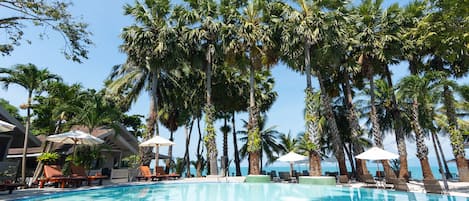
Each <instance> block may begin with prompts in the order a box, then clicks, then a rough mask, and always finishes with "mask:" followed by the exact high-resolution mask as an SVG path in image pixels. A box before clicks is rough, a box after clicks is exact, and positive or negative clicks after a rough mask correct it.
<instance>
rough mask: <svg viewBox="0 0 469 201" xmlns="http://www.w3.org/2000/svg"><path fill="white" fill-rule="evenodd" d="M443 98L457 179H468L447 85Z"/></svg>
mask: <svg viewBox="0 0 469 201" xmlns="http://www.w3.org/2000/svg"><path fill="white" fill-rule="evenodd" d="M443 90H444V91H443V98H444V103H445V107H446V116H447V117H448V124H449V134H450V140H451V147H452V148H453V154H454V158H455V159H456V165H457V167H458V173H459V181H462V182H468V181H469V167H468V164H467V161H466V158H465V154H466V153H465V151H464V144H463V142H464V140H463V136H462V135H461V132H460V130H459V127H458V121H457V118H456V109H455V107H454V97H453V91H452V90H451V89H450V88H449V86H448V85H445V86H444V87H443Z"/></svg>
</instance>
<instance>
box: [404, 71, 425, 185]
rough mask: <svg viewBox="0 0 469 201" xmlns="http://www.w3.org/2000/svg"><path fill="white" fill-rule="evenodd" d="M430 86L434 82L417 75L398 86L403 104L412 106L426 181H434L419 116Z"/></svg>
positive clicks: (419, 154) (413, 127) (412, 121)
mask: <svg viewBox="0 0 469 201" xmlns="http://www.w3.org/2000/svg"><path fill="white" fill-rule="evenodd" d="M430 84H432V80H431V79H429V78H428V77H419V76H416V75H410V76H407V77H405V78H403V79H402V80H401V81H400V83H399V84H398V87H399V91H398V94H399V96H400V99H401V100H402V102H403V103H407V104H409V105H410V106H409V107H410V112H409V113H410V114H411V115H410V116H411V125H412V129H413V131H414V134H415V139H416V145H417V158H418V159H419V160H420V165H421V167H422V173H423V178H424V179H434V177H433V173H432V171H431V168H430V163H429V161H428V147H427V145H426V144H425V141H424V138H425V136H424V131H423V127H422V125H421V119H420V118H421V115H420V114H419V109H420V107H422V106H420V104H421V103H425V102H426V101H425V99H426V96H428V94H429V92H428V91H425V90H426V89H431V88H432V87H431V86H429V85H430Z"/></svg>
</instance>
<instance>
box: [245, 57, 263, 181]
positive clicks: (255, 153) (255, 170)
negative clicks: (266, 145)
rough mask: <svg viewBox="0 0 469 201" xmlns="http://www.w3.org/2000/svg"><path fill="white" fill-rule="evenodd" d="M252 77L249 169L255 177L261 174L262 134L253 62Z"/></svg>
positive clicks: (250, 90)
mask: <svg viewBox="0 0 469 201" xmlns="http://www.w3.org/2000/svg"><path fill="white" fill-rule="evenodd" d="M249 71H250V76H249V122H248V152H249V169H250V171H249V172H250V173H249V174H253V175H258V174H260V171H259V158H260V153H259V149H260V146H261V145H260V141H261V140H260V133H259V126H258V120H257V118H258V110H257V107H256V101H255V96H254V86H255V80H254V76H255V72H254V65H253V62H251V66H250V67H249Z"/></svg>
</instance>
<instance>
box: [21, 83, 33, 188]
mask: <svg viewBox="0 0 469 201" xmlns="http://www.w3.org/2000/svg"><path fill="white" fill-rule="evenodd" d="M32 98H33V91H29V92H28V101H27V103H26V104H27V108H26V129H25V132H24V144H23V157H22V158H21V183H22V184H23V185H24V186H25V187H26V159H27V158H26V154H27V153H28V139H29V129H30V126H31V103H32Z"/></svg>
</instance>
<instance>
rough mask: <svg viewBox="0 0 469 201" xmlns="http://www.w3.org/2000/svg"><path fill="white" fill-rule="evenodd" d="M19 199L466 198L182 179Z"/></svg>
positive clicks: (286, 200) (245, 200) (295, 200)
mask: <svg viewBox="0 0 469 201" xmlns="http://www.w3.org/2000/svg"><path fill="white" fill-rule="evenodd" d="M22 200H31V201H33V200H34V201H36V200H48V201H55V200H60V201H72V200H73V201H82V200H83V201H85V200H86V201H88V200H92V201H107V200H109V201H121V200H131V201H137V200H144V201H183V200H187V201H211V200H213V201H277V200H278V201H314V200H330V201H342V200H353V201H358V200H360V201H368V200H384V201H405V200H412V201H414V200H422V201H423V200H435V201H436V200H445V201H459V200H461V201H462V200H466V198H464V197H453V196H444V195H432V194H423V193H406V192H396V191H387V190H376V189H363V188H362V189H358V188H341V187H328V186H315V185H301V184H245V183H192V184H187V183H181V184H149V185H137V186H123V187H111V188H102V189H95V190H83V191H75V192H66V193H57V194H54V195H48V196H41V197H35V198H30V199H22Z"/></svg>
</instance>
